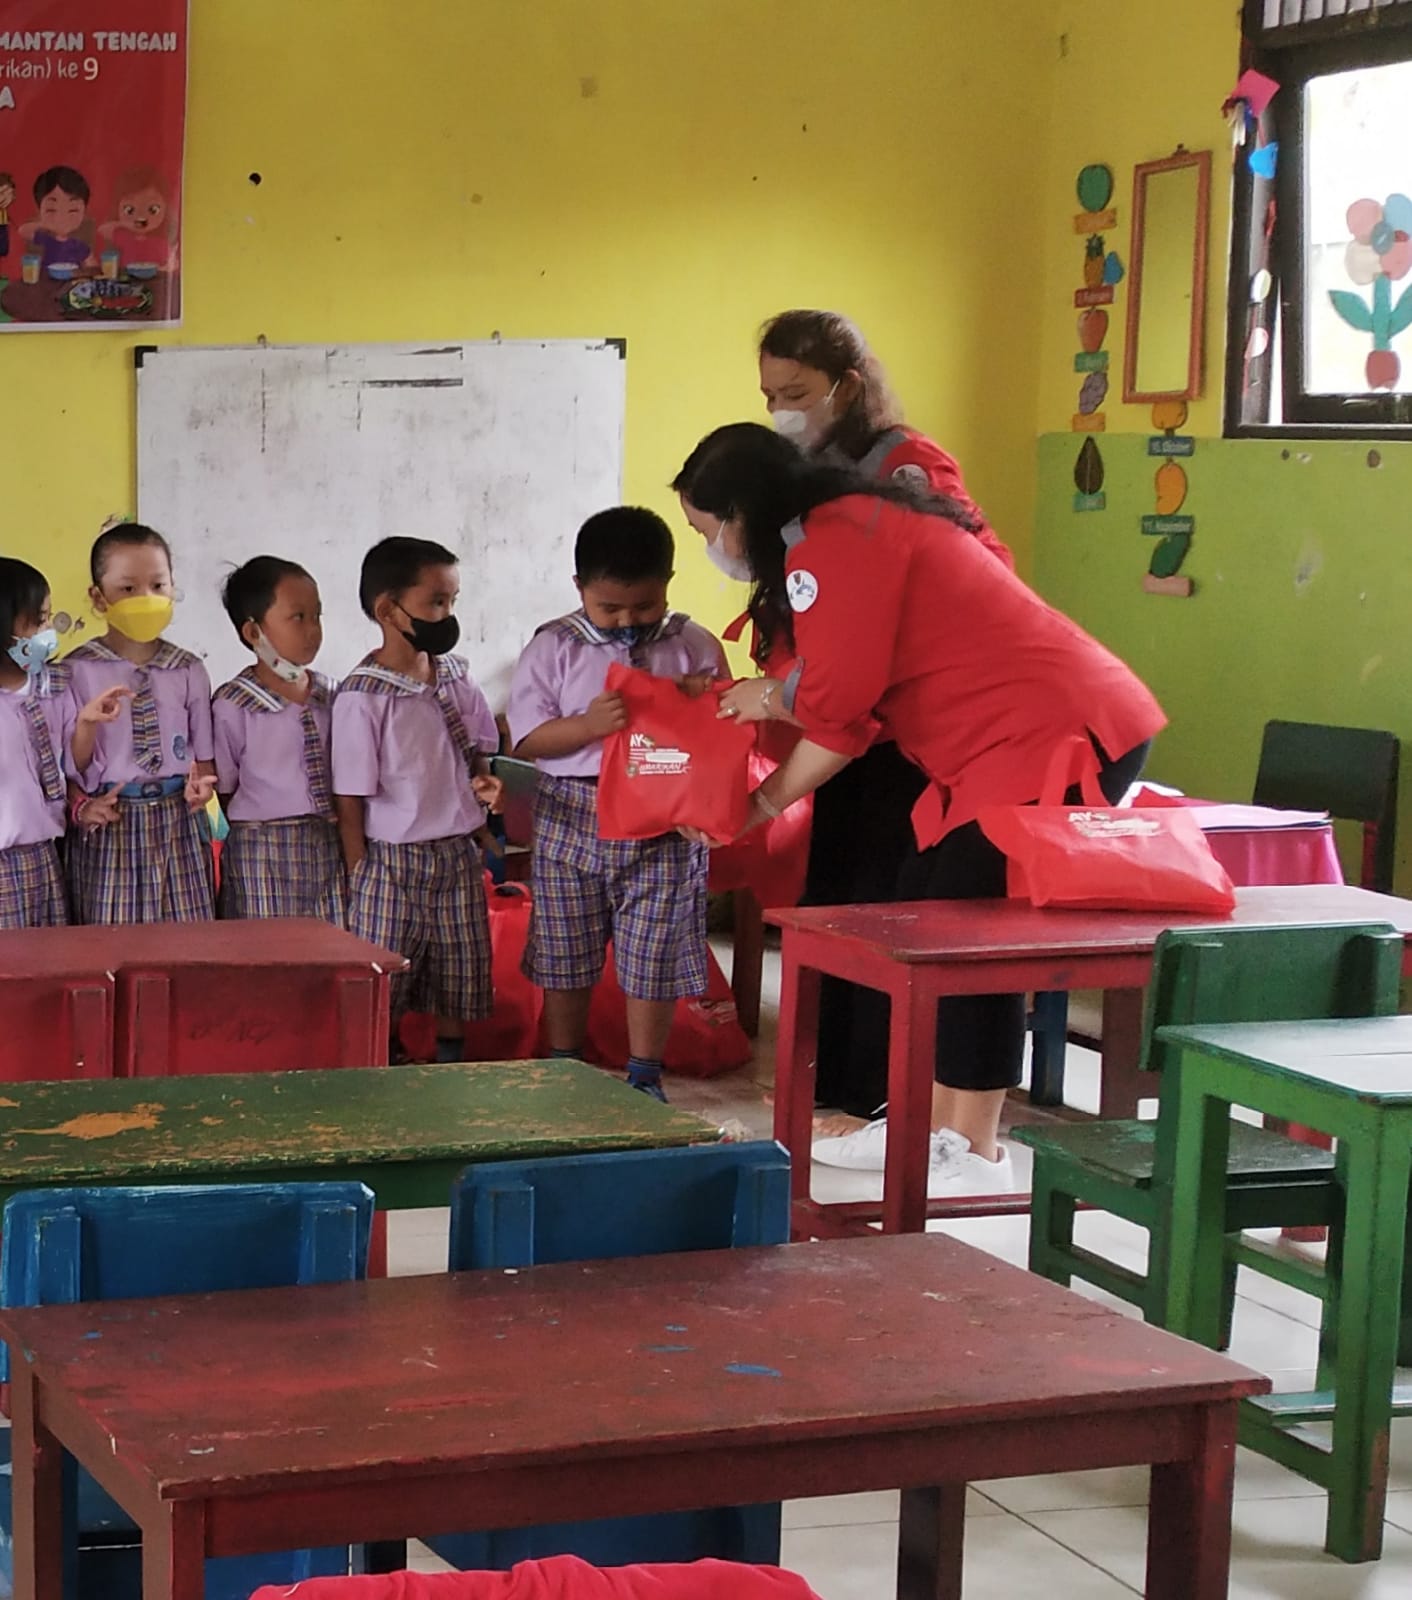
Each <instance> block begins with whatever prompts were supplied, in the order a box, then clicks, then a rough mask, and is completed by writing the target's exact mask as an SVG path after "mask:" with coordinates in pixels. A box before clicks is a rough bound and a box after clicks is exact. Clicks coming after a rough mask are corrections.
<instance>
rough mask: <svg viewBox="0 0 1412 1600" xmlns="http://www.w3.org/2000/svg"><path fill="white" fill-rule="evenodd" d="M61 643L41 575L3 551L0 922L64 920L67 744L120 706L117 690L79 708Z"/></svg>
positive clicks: (29, 924) (27, 924)
mask: <svg viewBox="0 0 1412 1600" xmlns="http://www.w3.org/2000/svg"><path fill="white" fill-rule="evenodd" d="M58 648H59V635H58V634H57V633H56V632H55V631H54V629H53V627H52V626H51V624H50V621H49V585H48V583H47V582H46V581H45V578H44V574H43V573H42V572H38V571H36V570H35V568H33V567H32V566H30V565H29V564H28V562H25V561H16V560H13V559H12V558H11V557H9V556H0V771H3V772H4V774H5V782H4V785H3V786H0V928H52V927H59V926H62V925H63V924H64V923H66V922H67V921H68V920H69V918H68V907H67V896H66V895H65V893H64V875H63V873H62V872H61V871H60V869H59V852H58V850H57V849H56V848H55V841H56V840H58V839H61V838H63V835H64V821H65V812H66V810H67V807H66V805H65V803H64V797H65V785H64V752H65V750H66V748H67V747H68V743H69V740H70V739H71V738H72V736H73V732H74V726H75V723H76V722H77V720H78V719H79V718H82V719H83V721H84V722H85V723H90V724H91V723H97V722H102V721H111V720H113V719H114V718H116V717H117V716H118V715H119V714H120V712H121V710H122V701H123V698H124V691H122V690H120V689H110V690H108V691H106V692H104V693H103V694H101V695H99V696H98V697H97V698H96V699H95V700H94V702H93V703H92V704H91V705H88V706H85V707H84V708H83V710H82V711H79V710H77V708H76V707H75V706H74V705H73V704H72V702H71V701H70V699H69V696H68V692H67V691H68V673H67V671H66V670H65V668H64V667H62V666H57V665H55V664H54V662H53V659H52V658H53V655H54V652H55V651H56V650H57V649H58Z"/></svg>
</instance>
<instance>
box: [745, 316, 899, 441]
mask: <svg viewBox="0 0 1412 1600" xmlns="http://www.w3.org/2000/svg"><path fill="white" fill-rule="evenodd" d="M760 354H761V355H762V356H774V357H775V358H776V360H779V361H797V362H798V363H799V364H800V366H802V367H813V368H814V370H815V371H816V372H823V373H826V374H827V375H828V378H829V381H830V382H831V383H838V382H840V381H841V380H842V379H844V378H846V377H847V376H848V374H849V373H850V372H853V373H856V374H857V375H858V389H857V392H856V393H855V394H854V396H853V398H852V399H851V400H850V401H849V403H848V409H847V410H846V411H845V412H844V413H843V415H842V416H841V417H840V418H839V419H838V421H837V422H835V423H834V425H833V427H832V428H831V429H830V430H829V433H828V437H827V438H826V439H825V440H824V441H823V442H824V444H825V445H831V446H832V447H833V448H834V449H835V450H837V451H839V452H840V453H841V454H843V455H845V456H847V457H848V459H849V460H850V461H861V460H862V459H863V457H864V456H865V455H867V453H868V450H869V449H870V447H871V446H872V443H873V440H874V439H876V438H877V436H878V435H879V434H880V433H883V432H885V431H886V430H887V429H888V428H896V427H899V426H900V425H901V423H902V407H901V406H900V405H898V403H897V400H896V398H895V397H894V395H893V393H892V390H891V388H890V387H889V386H888V381H887V374H886V373H885V372H884V371H883V367H882V362H881V361H879V360H878V358H877V357H876V356H875V355H874V354H873V352H872V351H871V350H870V349H869V348H868V341H867V340H866V339H865V338H864V337H863V335H862V333H861V332H860V331H859V329H858V326H857V324H856V323H853V322H850V321H849V319H848V318H847V317H845V316H841V315H840V314H839V313H838V312H837V311H805V310H799V311H781V312H780V314H779V315H778V316H777V317H771V318H770V320H769V321H768V322H767V323H766V324H765V325H764V327H763V328H761V330H760Z"/></svg>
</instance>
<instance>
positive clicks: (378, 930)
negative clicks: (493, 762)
mask: <svg viewBox="0 0 1412 1600" xmlns="http://www.w3.org/2000/svg"><path fill="white" fill-rule="evenodd" d="M460 587H461V584H460V578H459V576H458V574H457V569H456V557H455V556H454V555H452V553H451V552H450V551H449V550H445V549H443V548H442V547H441V546H440V545H439V544H433V543H431V542H430V541H428V540H426V539H384V540H383V541H382V542H381V543H380V544H376V545H374V546H373V548H372V549H371V550H369V551H368V553H367V555H366V556H365V557H364V558H363V570H362V576H361V579H360V582H359V591H358V593H359V599H360V601H361V603H362V607H363V612H364V614H365V615H366V616H367V617H368V618H369V619H370V620H371V621H373V622H376V623H377V624H378V626H379V627H380V628H381V629H382V645H381V647H380V648H379V649H377V650H375V651H374V652H373V653H372V655H370V656H368V657H367V658H366V659H365V660H363V661H362V662H360V663H359V665H358V666H357V667H355V668H354V669H353V671H352V672H351V673H350V674H349V675H348V677H347V678H345V679H344V681H343V683H342V684H341V685H340V687H339V690H338V694H337V697H336V698H335V700H334V706H333V790H334V803H335V806H336V808H337V811H338V828H339V836H340V839H341V841H342V845H343V856H344V861H345V862H346V864H347V867H348V926H349V928H350V929H351V930H352V931H353V932H354V933H356V934H357V935H358V936H359V938H362V939H368V940H370V941H371V942H372V943H374V944H380V945H383V946H385V947H386V948H389V949H392V950H396V951H398V952H399V954H401V955H403V956H405V957H406V958H407V959H408V961H409V962H410V963H411V969H410V971H409V972H407V973H406V974H405V975H400V976H397V977H394V978H393V980H392V1012H393V1019H392V1020H393V1037H394V1039H395V1038H396V1031H397V1023H398V1021H399V1020H400V1018H401V1017H402V1015H403V1014H404V1013H405V1012H408V1011H418V1012H424V1013H430V1014H432V1015H434V1016H435V1017H436V1019H437V1037H438V1044H437V1057H438V1059H439V1060H443V1061H459V1060H460V1059H461V1055H462V1049H461V1039H462V1036H463V1034H464V1028H465V1024H466V1023H467V1022H474V1021H477V1020H479V1019H480V1018H482V1017H486V1016H488V1015H489V1014H490V1010H491V989H490V930H489V925H488V922H487V917H486V907H485V888H484V879H483V875H482V871H481V860H480V852H479V851H478V850H477V848H476V842H475V834H476V833H477V831H478V830H479V829H480V828H481V827H482V826H483V825H484V823H485V808H486V807H491V808H494V806H495V805H496V804H497V803H498V798H499V789H500V785H499V784H498V782H497V781H496V780H494V779H493V778H491V777H490V776H489V768H488V758H489V757H490V756H492V755H493V754H494V753H495V752H496V750H497V749H498V748H499V734H498V731H497V729H496V726H495V718H494V717H493V716H492V715H491V711H490V707H489V705H488V704H487V703H486V698H485V696H484V695H483V694H482V693H481V691H480V688H479V687H478V685H477V684H476V682H475V680H474V679H473V678H472V677H471V676H470V672H469V670H468V668H467V665H466V663H465V662H464V661H463V660H462V659H461V658H460V657H459V656H453V655H451V654H450V651H451V650H452V648H453V647H454V646H455V644H456V642H457V640H458V638H459V637H460V629H459V627H458V626H457V623H456V618H455V616H454V615H453V608H454V607H455V604H456V597H457V595H458V593H459V592H460Z"/></svg>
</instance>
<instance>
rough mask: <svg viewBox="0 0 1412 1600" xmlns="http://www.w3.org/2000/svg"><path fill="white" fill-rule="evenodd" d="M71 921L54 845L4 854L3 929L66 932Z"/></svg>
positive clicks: (18, 847) (0, 853) (0, 881)
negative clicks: (57, 929) (44, 929)
mask: <svg viewBox="0 0 1412 1600" xmlns="http://www.w3.org/2000/svg"><path fill="white" fill-rule="evenodd" d="M68 920H69V907H68V896H67V895H66V894H65V893H64V875H63V873H62V872H61V871H60V870H59V852H58V851H57V850H56V849H55V848H54V841H53V840H52V839H45V840H43V841H41V842H40V843H38V844H12V845H11V846H10V847H9V848H8V849H6V850H0V928H62V927H63V926H64V924H65V923H66V922H67V921H68Z"/></svg>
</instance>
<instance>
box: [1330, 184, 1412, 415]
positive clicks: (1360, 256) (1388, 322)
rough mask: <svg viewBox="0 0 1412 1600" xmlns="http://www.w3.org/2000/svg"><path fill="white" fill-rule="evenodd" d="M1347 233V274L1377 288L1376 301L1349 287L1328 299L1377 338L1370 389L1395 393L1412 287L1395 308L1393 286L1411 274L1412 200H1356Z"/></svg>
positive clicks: (1411, 318) (1411, 314) (1410, 321)
mask: <svg viewBox="0 0 1412 1600" xmlns="http://www.w3.org/2000/svg"><path fill="white" fill-rule="evenodd" d="M1348 231H1349V232H1350V233H1351V234H1352V235H1353V238H1352V240H1351V241H1350V242H1349V246H1348V250H1347V251H1346V253H1345V255H1344V270H1345V271H1346V272H1347V273H1348V276H1349V277H1350V278H1352V280H1353V281H1354V283H1356V284H1357V285H1358V286H1359V287H1360V288H1366V287H1367V286H1368V285H1369V284H1371V285H1372V286H1373V299H1372V303H1371V304H1369V302H1368V301H1367V300H1365V299H1364V298H1363V296H1362V295H1361V294H1354V293H1353V292H1352V291H1351V290H1349V289H1330V290H1329V299H1330V300H1331V301H1332V302H1333V308H1334V310H1335V311H1336V312H1337V313H1338V315H1339V316H1340V317H1342V318H1343V320H1344V321H1345V322H1346V323H1347V324H1348V325H1349V327H1350V328H1356V329H1357V330H1358V331H1359V332H1360V333H1371V334H1372V336H1373V348H1372V351H1371V353H1370V354H1369V356H1368V361H1367V365H1366V366H1365V367H1364V371H1365V372H1366V374H1367V377H1368V387H1369V388H1370V389H1395V388H1396V387H1397V380H1398V379H1399V378H1400V377H1401V376H1402V360H1401V357H1399V355H1398V354H1397V352H1396V351H1395V350H1394V349H1393V348H1392V341H1393V340H1394V339H1395V338H1396V337H1397V336H1398V334H1400V333H1404V332H1406V330H1407V329H1408V328H1409V327H1412V288H1408V289H1404V290H1403V292H1402V294H1401V296H1400V297H1399V299H1398V302H1397V304H1396V305H1394V304H1393V303H1392V286H1393V284H1394V283H1395V282H1397V280H1398V279H1400V278H1405V277H1406V276H1407V274H1408V273H1409V272H1412V200H1409V199H1408V197H1407V196H1406V195H1405V194H1390V195H1389V196H1388V197H1387V199H1386V200H1384V201H1383V203H1382V205H1379V204H1378V202H1377V201H1376V200H1355V201H1354V202H1353V204H1352V205H1351V206H1349V208H1348Z"/></svg>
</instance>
